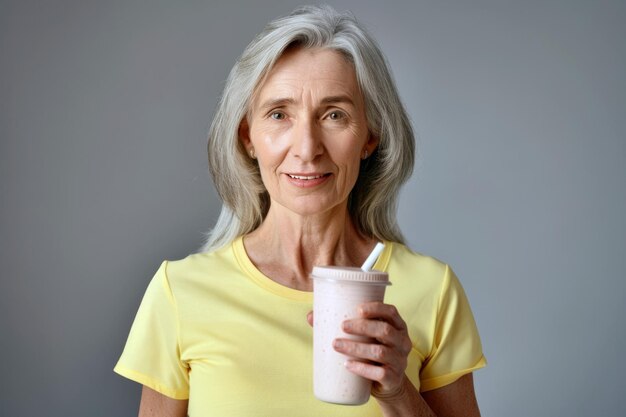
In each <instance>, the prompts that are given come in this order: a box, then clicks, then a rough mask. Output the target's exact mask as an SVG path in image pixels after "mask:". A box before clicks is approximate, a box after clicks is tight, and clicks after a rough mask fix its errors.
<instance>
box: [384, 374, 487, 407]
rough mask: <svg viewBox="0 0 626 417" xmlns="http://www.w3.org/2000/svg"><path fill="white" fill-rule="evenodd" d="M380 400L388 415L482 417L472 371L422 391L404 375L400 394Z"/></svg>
mask: <svg viewBox="0 0 626 417" xmlns="http://www.w3.org/2000/svg"><path fill="white" fill-rule="evenodd" d="M377 400H378V404H379V405H380V407H381V409H382V411H383V414H384V415H385V417H392V416H394V417H395V416H398V417H400V416H420V417H422V416H423V417H458V416H463V417H480V411H479V409H478V402H477V401H476V395H475V393H474V380H473V377H472V374H471V373H470V374H467V375H464V376H462V377H461V378H459V379H458V380H456V381H455V382H453V383H452V384H449V385H446V386H444V387H441V388H438V389H434V390H432V391H427V392H424V393H422V394H420V393H419V392H418V391H417V390H416V389H415V387H414V386H413V384H411V382H410V381H409V380H408V378H406V377H405V380H404V384H403V389H402V390H401V392H400V393H399V394H398V395H395V396H393V397H389V398H380V397H379V398H377Z"/></svg>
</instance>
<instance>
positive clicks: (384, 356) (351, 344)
mask: <svg viewBox="0 0 626 417" xmlns="http://www.w3.org/2000/svg"><path fill="white" fill-rule="evenodd" d="M333 347H334V348H335V350H336V351H337V352H340V353H343V354H344V355H348V356H350V357H353V358H359V359H361V360H363V359H366V360H369V361H372V362H376V363H378V364H386V365H392V364H393V366H394V367H403V366H405V365H406V355H404V354H403V352H401V351H400V350H398V349H395V348H393V347H390V346H385V345H381V344H376V343H363V342H356V341H354V340H349V339H335V341H334V342H333Z"/></svg>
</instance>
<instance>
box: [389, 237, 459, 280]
mask: <svg viewBox="0 0 626 417" xmlns="http://www.w3.org/2000/svg"><path fill="white" fill-rule="evenodd" d="M390 245H391V251H390V253H389V260H388V262H389V265H390V266H395V267H397V266H401V267H403V268H406V269H408V270H420V271H421V272H427V273H432V274H435V275H441V274H443V273H445V271H446V269H447V268H448V264H446V263H445V262H443V261H441V260H439V259H437V258H435V257H434V256H429V255H425V254H423V253H421V252H418V251H414V250H413V249H411V248H410V247H408V246H407V245H405V244H403V243H398V242H390Z"/></svg>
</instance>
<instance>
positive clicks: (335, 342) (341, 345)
mask: <svg viewBox="0 0 626 417" xmlns="http://www.w3.org/2000/svg"><path fill="white" fill-rule="evenodd" d="M333 345H334V346H335V347H336V348H337V349H341V348H342V347H343V342H342V341H341V340H335V341H334V342H333Z"/></svg>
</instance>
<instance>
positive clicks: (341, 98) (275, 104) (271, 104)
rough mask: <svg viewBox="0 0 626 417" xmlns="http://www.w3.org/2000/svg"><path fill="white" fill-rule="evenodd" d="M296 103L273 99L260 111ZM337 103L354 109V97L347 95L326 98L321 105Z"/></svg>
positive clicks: (285, 99)
mask: <svg viewBox="0 0 626 417" xmlns="http://www.w3.org/2000/svg"><path fill="white" fill-rule="evenodd" d="M295 102H296V101H295V100H294V99H293V98H289V97H279V98H273V99H269V100H267V101H266V102H264V103H263V104H261V106H260V107H259V109H260V110H261V111H263V110H266V109H268V110H269V109H272V108H274V107H282V106H286V105H288V104H294V103H295ZM337 103H345V104H349V105H351V106H352V107H354V101H353V100H352V97H350V96H349V95H347V94H341V95H337V96H328V97H324V98H323V99H322V100H321V102H320V104H324V105H327V104H337Z"/></svg>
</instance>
